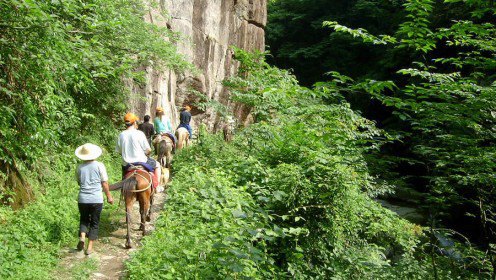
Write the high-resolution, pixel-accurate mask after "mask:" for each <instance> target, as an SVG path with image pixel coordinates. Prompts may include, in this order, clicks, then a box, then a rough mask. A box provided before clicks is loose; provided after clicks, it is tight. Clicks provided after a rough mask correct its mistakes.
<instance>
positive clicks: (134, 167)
mask: <svg viewBox="0 0 496 280" xmlns="http://www.w3.org/2000/svg"><path fill="white" fill-rule="evenodd" d="M123 171H124V176H123V179H126V178H128V177H129V176H131V175H132V174H134V172H136V171H137V172H140V171H141V172H146V173H149V174H150V176H151V177H152V186H153V188H154V189H155V188H157V187H158V182H159V178H157V177H156V176H155V173H154V172H153V168H152V167H151V166H150V165H148V164H146V163H144V162H136V163H133V164H128V165H126V166H124V168H123Z"/></svg>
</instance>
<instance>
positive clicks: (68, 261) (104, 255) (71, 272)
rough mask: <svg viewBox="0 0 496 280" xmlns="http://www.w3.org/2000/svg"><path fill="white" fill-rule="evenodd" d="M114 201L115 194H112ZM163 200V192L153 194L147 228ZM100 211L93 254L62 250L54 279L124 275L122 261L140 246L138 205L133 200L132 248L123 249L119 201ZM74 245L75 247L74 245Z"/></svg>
mask: <svg viewBox="0 0 496 280" xmlns="http://www.w3.org/2000/svg"><path fill="white" fill-rule="evenodd" d="M114 197H115V200H116V203H118V193H115V194H114ZM165 200H166V193H165V192H162V193H157V194H156V195H155V199H154V205H153V206H152V217H151V221H150V222H148V223H147V230H148V231H152V230H153V229H154V223H155V221H156V219H157V217H158V216H159V215H158V213H159V212H160V211H161V210H162V208H163V205H164V202H165ZM105 211H106V210H104V212H103V213H102V218H101V222H100V226H101V233H100V237H99V239H98V241H97V242H95V245H94V248H95V253H93V254H92V255H91V256H86V255H84V253H83V252H78V251H76V250H75V249H73V248H67V249H66V250H64V251H63V252H62V261H61V263H60V268H59V269H58V270H57V272H56V275H54V278H55V279H95V280H100V279H123V278H124V276H125V273H126V272H125V267H124V262H125V261H126V260H127V259H128V258H129V256H130V254H131V253H132V252H133V251H135V250H137V249H139V247H140V246H141V239H142V236H141V231H139V221H140V218H139V204H138V202H135V204H134V207H133V213H132V222H133V224H132V226H131V240H132V242H133V248H132V249H125V247H124V244H125V242H126V218H125V210H124V206H123V202H121V205H120V207H119V208H115V207H114V208H113V209H109V210H107V212H105ZM74 247H75V246H74Z"/></svg>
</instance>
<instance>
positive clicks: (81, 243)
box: [76, 240, 84, 251]
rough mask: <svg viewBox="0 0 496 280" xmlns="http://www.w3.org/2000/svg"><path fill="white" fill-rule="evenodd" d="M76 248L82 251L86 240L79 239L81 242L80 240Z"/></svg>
mask: <svg viewBox="0 0 496 280" xmlns="http://www.w3.org/2000/svg"><path fill="white" fill-rule="evenodd" d="M76 249H77V250H78V251H82V250H83V249H84V241H83V240H79V242H78V245H77V247H76Z"/></svg>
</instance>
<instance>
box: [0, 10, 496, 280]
mask: <svg viewBox="0 0 496 280" xmlns="http://www.w3.org/2000/svg"><path fill="white" fill-rule="evenodd" d="M328 2H329V1H302V0H288V1H277V0H275V1H270V4H269V7H270V10H269V13H270V14H269V20H270V22H271V23H270V24H269V26H268V34H269V43H270V44H271V45H272V51H273V53H274V57H273V58H272V59H271V62H275V63H277V64H278V65H280V66H283V67H291V68H294V72H295V74H296V75H297V76H298V77H299V78H300V79H301V80H302V81H303V84H305V85H311V84H313V83H315V82H317V83H315V85H314V86H313V87H312V88H307V87H303V86H300V85H299V82H298V81H297V79H296V78H295V77H294V76H292V74H290V73H289V72H287V71H285V70H280V69H278V68H276V67H272V66H269V65H268V64H267V63H266V62H265V61H264V58H263V56H264V55H263V54H248V53H245V52H243V51H241V50H238V49H235V52H236V58H237V59H238V60H239V61H240V63H241V64H240V70H239V73H238V74H239V75H238V76H236V77H233V78H232V79H230V80H228V81H225V85H226V86H228V87H229V88H230V90H231V93H232V99H233V101H235V102H240V103H244V104H247V105H249V106H251V110H252V111H251V113H252V116H253V119H254V124H253V125H251V126H249V127H247V128H244V129H242V130H239V131H238V133H237V135H236V136H235V138H234V140H233V141H232V142H231V143H225V142H223V141H222V140H221V139H220V137H218V136H216V135H207V134H206V132H204V131H203V132H202V133H201V134H200V135H202V138H201V139H199V143H198V145H196V146H194V147H191V148H189V149H186V150H185V151H183V152H182V153H181V154H180V155H178V156H177V157H176V161H175V163H174V182H173V185H172V186H171V188H170V190H169V196H170V199H169V202H168V204H166V207H165V209H164V212H163V215H162V216H161V218H160V220H159V222H158V223H157V229H156V231H155V232H154V233H153V234H152V235H151V236H149V237H147V238H146V239H145V246H144V247H143V248H142V249H141V250H139V251H137V252H136V253H135V254H134V256H133V258H131V259H130V261H129V262H128V264H127V267H128V271H129V277H130V278H131V279H143V278H146V279H163V278H171V279H176V278H190V277H196V278H228V279H238V278H258V279H266V278H269V279H270V278H276V279H277V278H296V279H313V278H318V279H430V278H433V279H457V278H458V279H475V278H478V279H487V278H492V279H495V277H496V247H495V246H496V245H495V242H494V240H496V236H495V232H496V221H495V218H494V217H495V213H496V189H495V186H496V177H495V175H494V174H495V171H496V170H495V169H496V168H495V167H496V163H495V160H494V158H495V153H496V150H495V148H494V147H495V138H496V137H495V136H496V135H495V127H496V92H495V91H496V88H495V87H496V83H495V77H496V76H495V73H496V71H495V70H496V63H495V55H496V45H495V44H496V40H494V38H495V37H496V27H495V25H494V17H495V13H494V6H493V1H479V0H466V1H459V0H445V1H433V0H404V1H386V0H356V1H334V4H333V5H329V3H328ZM147 8H148V7H147V6H146V5H145V4H144V2H143V1H141V0H114V1H109V0H92V1H77V0H68V1H57V0H52V1H20V0H8V1H3V2H2V3H1V4H0V15H1V16H2V17H1V20H0V111H1V114H0V137H1V142H0V202H1V203H2V205H1V206H0V245H1V246H0V278H2V279H10V278H12V279H35V278H37V279H39V278H50V277H54V272H53V269H56V266H57V261H58V257H59V254H60V248H61V246H65V245H67V244H70V243H71V242H73V241H74V238H75V232H76V225H77V204H76V193H77V186H76V182H75V181H74V179H73V174H74V167H75V165H76V163H77V161H76V160H75V159H74V157H73V156H72V154H73V151H74V148H75V147H76V146H78V145H80V144H83V143H85V142H90V141H91V142H94V143H96V144H100V145H102V146H103V147H104V148H105V147H106V148H107V150H108V148H109V147H112V146H113V144H114V143H113V142H114V140H115V139H114V136H115V135H116V134H117V127H118V124H119V119H120V116H122V112H123V111H124V110H125V109H126V101H127V100H129V99H130V98H133V97H132V96H130V95H129V92H128V89H127V87H126V84H128V83H129V82H131V81H132V82H135V83H140V82H142V80H143V79H142V73H141V72H140V71H137V70H136V69H143V67H144V66H150V65H153V66H154V67H171V68H175V69H178V70H181V69H184V68H187V67H189V66H188V65H187V64H186V63H185V62H184V61H183V60H182V59H181V57H180V56H178V55H177V54H176V52H175V49H174V47H173V43H174V41H175V40H177V39H178V36H176V35H175V34H173V33H171V32H170V31H169V30H167V29H166V28H160V27H157V26H154V25H152V24H148V23H146V22H144V21H143V20H142V18H143V15H144V14H145V12H146V11H147ZM362 28H366V29H367V30H368V31H367V30H365V29H362ZM335 31H336V32H335ZM357 37H358V38H357ZM359 39H360V40H359ZM363 61H367V63H366V64H364V63H363ZM329 71H332V72H330V73H329V74H328V75H325V73H326V72H329ZM319 81H320V82H319ZM369 103H370V104H369ZM201 105H202V106H211V105H212V106H217V107H218V108H217V109H219V108H220V109H222V110H223V111H222V113H226V110H225V109H226V108H225V107H222V106H220V105H219V104H217V103H215V102H210V103H209V102H208V100H207V101H206V102H203V103H202V104H201ZM355 109H360V110H362V111H363V112H364V115H365V116H367V117H370V118H373V119H374V120H376V121H377V123H378V124H379V127H380V128H381V129H378V128H377V127H376V122H374V121H370V120H368V119H367V118H365V117H363V116H361V115H360V113H359V112H358V111H357V110H355ZM102 160H103V161H104V162H105V163H106V165H107V168H108V169H109V174H111V175H112V176H113V177H112V180H115V179H117V178H116V176H118V175H119V173H120V170H119V163H118V161H115V160H112V157H111V155H110V154H108V153H105V155H104V157H103V158H102ZM393 185H394V186H393ZM398 186H399V187H406V188H411V189H415V190H417V191H420V192H422V193H423V194H424V196H423V200H422V203H424V204H425V206H426V209H427V210H428V213H429V217H430V218H429V224H428V226H427V227H422V226H419V225H414V224H411V223H409V222H408V221H406V220H403V219H401V218H400V217H398V216H397V215H396V214H394V213H393V212H391V211H389V210H387V209H385V208H383V207H382V206H381V205H380V204H379V203H377V202H376V201H375V198H376V197H378V196H384V195H387V194H391V193H392V192H393V191H395V190H397V189H398V188H397V187H398ZM14 209H15V210H14ZM105 215H106V216H104V217H103V219H104V221H107V222H108V221H109V220H110V217H109V213H108V212H105ZM454 221H456V222H457V223H455V222H454ZM441 226H454V228H455V229H456V230H458V231H461V232H462V233H463V234H466V235H467V237H468V238H467V239H463V238H458V236H460V235H457V236H455V237H457V238H454V239H453V242H454V243H453V244H451V243H450V242H444V241H446V239H443V238H444V237H443V236H441V235H440V233H441V232H443V231H445V230H442V229H440V228H439V227H441ZM469 228H475V229H476V230H468V229H469ZM448 231H450V230H448ZM440 236H441V237H440ZM460 240H463V242H461V241H460ZM473 241H475V244H471V243H470V242H473ZM58 276H60V275H58ZM82 277H83V278H84V275H83V276H82Z"/></svg>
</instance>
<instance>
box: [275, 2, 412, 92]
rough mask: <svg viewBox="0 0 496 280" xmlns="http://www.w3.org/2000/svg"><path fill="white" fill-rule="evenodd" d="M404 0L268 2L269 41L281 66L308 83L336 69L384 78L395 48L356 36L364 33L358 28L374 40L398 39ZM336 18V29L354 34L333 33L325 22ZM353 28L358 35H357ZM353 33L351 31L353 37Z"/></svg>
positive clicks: (324, 76) (310, 83)
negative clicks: (392, 49)
mask: <svg viewBox="0 0 496 280" xmlns="http://www.w3.org/2000/svg"><path fill="white" fill-rule="evenodd" d="M403 3H404V0H338V1H332V3H330V2H329V1H325V0H318V1H315V0H313V1H309V0H284V1H270V2H269V3H268V7H267V9H268V20H267V29H266V34H267V44H268V46H269V48H270V52H271V53H272V55H273V57H269V61H270V62H271V63H273V64H275V65H277V66H278V67H281V68H284V69H292V71H294V73H295V75H296V76H297V77H298V80H299V81H300V82H302V83H303V84H304V85H307V86H310V85H312V84H314V83H316V82H319V81H324V80H328V78H327V76H326V73H327V72H329V71H338V72H340V73H343V74H345V75H348V76H353V77H356V78H359V77H360V78H362V77H367V78H372V77H373V78H376V79H378V78H383V77H385V76H387V75H388V74H389V68H390V67H391V65H397V64H398V61H397V60H398V59H401V57H399V58H398V57H396V56H395V57H394V58H395V59H394V60H393V59H391V56H392V54H391V52H384V50H383V49H382V48H379V47H370V46H368V45H367V44H364V43H363V42H360V41H357V40H354V39H353V37H352V36H362V34H365V33H364V32H360V29H358V28H360V27H366V28H367V29H368V30H369V31H370V32H371V33H372V34H387V35H386V36H373V37H372V36H369V39H370V40H372V41H376V42H380V43H381V44H385V43H388V42H390V41H391V40H394V39H395V38H393V37H392V36H391V35H394V33H395V30H396V28H397V26H398V25H399V24H400V23H401V21H402V20H403V19H404V15H405V13H404V11H403V9H402V4H403ZM324 21H330V22H334V23H337V22H339V24H338V25H335V28H347V27H345V26H348V27H351V28H353V29H349V31H351V30H355V31H353V32H352V33H350V34H345V33H342V32H332V31H331V29H329V28H326V27H325V26H322V22H324ZM353 33H355V34H353ZM350 35H351V36H350Z"/></svg>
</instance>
